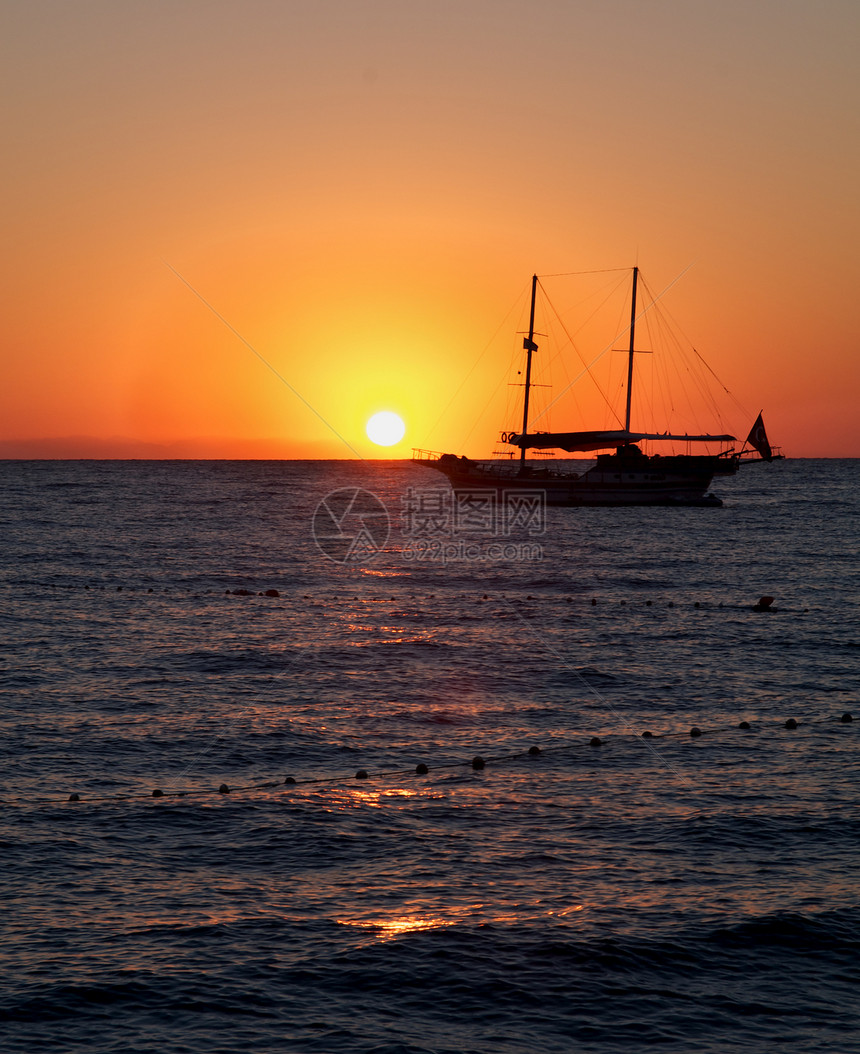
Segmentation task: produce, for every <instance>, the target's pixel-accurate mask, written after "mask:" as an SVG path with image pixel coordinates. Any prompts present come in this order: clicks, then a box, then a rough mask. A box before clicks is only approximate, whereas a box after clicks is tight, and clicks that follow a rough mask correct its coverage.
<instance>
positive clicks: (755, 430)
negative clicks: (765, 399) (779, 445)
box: [747, 414, 773, 461]
mask: <svg viewBox="0 0 860 1054" xmlns="http://www.w3.org/2000/svg"><path fill="white" fill-rule="evenodd" d="M747 442H748V443H749V444H750V446H754V447H755V448H756V450H757V451H758V452H759V453H760V454H761V456H762V458H763V459H764V460H765V461H773V451H772V450H771V448H770V443H769V441H768V438H767V432H765V430H764V421H763V420H762V416H761V414H759V415H758V417H757V418H756V419H755V424H754V425H753V426H752V428H751V429H750V434H749V435H748V436H747Z"/></svg>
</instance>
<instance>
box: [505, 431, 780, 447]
mask: <svg viewBox="0 0 860 1054" xmlns="http://www.w3.org/2000/svg"><path fill="white" fill-rule="evenodd" d="M762 430H763V426H762ZM502 439H503V440H504V441H505V442H506V443H510V444H511V445H512V446H516V447H519V448H520V449H532V450H550V449H554V450H566V451H567V452H568V453H573V452H574V451H588V450H608V449H611V448H613V447H614V448H616V449H617V448H618V447H622V446H627V445H628V444H629V443H638V442H639V441H640V440H642V439H656V440H672V439H674V440H676V441H679V442H685V443H731V442H735V441H736V436H731V435H672V434H670V433H669V432H630V431H628V430H627V429H625V428H619V429H615V430H614V431H608V432H600V431H597V432H530V433H528V434H526V435H523V434H522V433H517V432H506V433H505V435H504V436H502ZM749 442H753V441H752V439H750V440H749ZM768 449H769V448H768Z"/></svg>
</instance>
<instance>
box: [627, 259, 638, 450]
mask: <svg viewBox="0 0 860 1054" xmlns="http://www.w3.org/2000/svg"><path fill="white" fill-rule="evenodd" d="M638 281H639V268H638V267H634V268H633V296H632V297H631V303H630V350H629V352H628V354H627V413H626V414H625V415H624V428H625V429H626V431H628V432H629V431H630V401H631V399H632V398H633V355H634V351H633V347H634V337H635V333H636V285H637V283H638Z"/></svg>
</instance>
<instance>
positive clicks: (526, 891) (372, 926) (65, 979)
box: [0, 461, 860, 1054]
mask: <svg viewBox="0 0 860 1054" xmlns="http://www.w3.org/2000/svg"><path fill="white" fill-rule="evenodd" d="M0 478H2V487H3V495H4V500H3V504H2V508H0V520H2V535H0V537H2V557H0V617H1V618H2V642H3V643H2V681H0V731H2V739H0V750H1V751H2V775H0V793H2V798H3V812H2V818H0V850H2V872H0V874H2V879H0V882H2V925H3V941H2V945H0V962H2V977H3V985H2V996H0V1045H2V1049H3V1050H4V1051H10V1052H18V1051H27V1052H29V1051H43V1050H51V1051H52V1052H67V1051H95V1052H108V1051H147V1052H148V1051H163V1052H169V1054H179V1052H193V1054H198V1052H199V1054H203V1052H216V1051H218V1052H220V1051H224V1052H228V1051H229V1052H235V1051H238V1050H247V1051H253V1052H267V1054H268V1052H278V1051H302V1052H305V1051H307V1052H314V1051H321V1052H334V1051H338V1052H340V1051H344V1052H353V1051H355V1052H362V1054H365V1052H367V1054H369V1052H377V1054H381V1052H385V1054H419V1052H434V1054H442V1052H445V1054H448V1052H480V1054H490V1052H494V1054H495V1052H499V1054H544V1052H547V1054H548V1052H567V1051H572V1050H576V1051H587V1052H591V1051H594V1052H601V1054H604V1052H606V1054H610V1052H612V1054H615V1052H618V1054H621V1052H631V1051H633V1052H639V1051H645V1050H652V1049H660V1050H677V1051H683V1052H715V1051H728V1050H749V1051H759V1050H761V1051H765V1050H767V1051H771V1050H791V1051H798V1052H800V1051H802V1052H807V1051H832V1052H849V1051H854V1050H857V1049H860V1000H858V996H857V991H858V987H857V986H858V983H859V982H860V915H858V902H860V888H858V881H857V874H858V866H860V826H858V821H857V816H858V798H860V790H858V778H857V776H858V766H857V757H858V735H860V706H858V703H857V680H858V677H857V675H858V617H857V616H858V600H860V569H858V561H857V526H856V525H857V523H858V498H857V494H858V483H860V480H858V464H857V463H856V462H853V461H817V462H812V461H794V462H784V463H780V464H774V465H772V466H751V467H749V468H747V469H745V470H744V472H743V473H742V474H741V476H739V477H738V478H736V479H734V480H727V481H724V482H719V481H718V484H717V486H715V490H716V491H717V492H718V493H719V494H720V495H721V496H722V497H723V498H724V500H725V504H724V506H723V508H720V509H627V510H624V509H614V510H613V509H579V510H573V509H549V510H546V522H545V523H543V522H540V523H539V522H537V521H521V522H519V523H515V524H513V525H510V524H505V523H503V522H502V520H501V518H500V517H501V513H500V510H493V511H494V514H498V515H497V516H496V519H495V520H494V521H493V523H492V525H491V526H488V525H487V524H486V523H485V524H484V525H483V526H481V527H480V528H478V527H475V523H476V522H477V521H476V520H475V519H473V520H472V521H471V527H470V526H469V524H466V527H465V528H463V524H462V523H461V524H460V528H463V529H459V528H457V525H456V524H455V522H454V512H453V509H452V507H451V505H450V504H449V503H448V498H447V497H446V494H447V492H446V491H444V487H445V486H446V484H444V481H443V480H442V479H441V477H438V476H434V475H433V474H432V473H431V472H430V471H429V470H425V469H421V468H419V467H416V466H411V465H408V464H403V463H381V464H370V465H367V464H365V465H362V464H352V463H323V464H320V463H264V462H259V463H248V462H241V463H240V462H234V463H225V462H176V463H164V462H151V463H147V462H73V463H58V462H31V463H26V462H5V463H0ZM338 491H340V492H341V493H340V495H337V494H336V492H338ZM364 492H367V494H365V493H364ZM357 493H358V495H359V497H360V501H363V502H364V503H365V504H364V505H361V504H360V505H359V506H357V507H355V508H354V510H353V513H352V514H350V512H349V507H348V503H349V501H352V500H354V499H355V498H356V494H357ZM332 495H334V496H332ZM367 495H370V497H368V496H367ZM326 499H328V501H329V504H328V505H324V506H322V507H321V506H320V503H321V502H323V501H324V500H326ZM377 499H378V502H377V504H376V505H373V501H374V500H377ZM434 503H435V505H434ZM380 508H381V509H382V510H383V512H380ZM327 509H334V510H335V512H334V515H335V518H337V517H338V516H341V517H343V518H342V519H341V521H340V524H341V535H342V537H341V538H340V539H338V538H336V537H335V535H336V533H337V532H336V531H334V532H332V531H329V532H328V533H326V531H325V523H326V520H325V516H326V510H327ZM416 509H419V510H420V511H421V513H422V516H423V519H422V518H421V517H418V518H416V515H415V510H416ZM434 509H435V518H434V517H430V512H431V511H433V510H434ZM321 510H322V511H321ZM473 511H475V510H473ZM484 511H486V510H484ZM478 512H481V510H478ZM383 513H384V515H383ZM386 516H387V517H390V521H389V520H388V519H386V518H385V517H386ZM478 519H480V516H479V517H478ZM419 520H420V521H421V522H419ZM329 522H331V521H329ZM358 523H363V524H364V526H365V527H366V528H367V537H365V538H364V541H363V543H362V544H357V547H356V548H355V550H354V551H353V556H355V559H352V558H349V555H347V556H346V557H345V555H344V554H345V553H346V554H348V551H349V547H350V545H352V544H353V543H359V542H361V539H360V538H358V534H357V529H356V526H355V525H356V524H358ZM314 529H316V535H317V539H319V542H318V541H317V540H315V537H314ZM335 543H337V544H335ZM494 547H495V548H494ZM327 553H328V555H326V554H327ZM332 555H334V557H335V559H332V558H331V557H332ZM267 591H269V592H270V593H271V594H272V595H268V596H267V595H265V594H266V592H267ZM275 594H276V595H275ZM765 594H766V595H770V596H773V598H774V600H773V603H772V605H771V608H770V610H767V611H755V610H753V606H754V604H755V603H756V601H757V600H758V599H759V597H760V596H762V595H765ZM846 712H853V714H854V716H855V718H856V720H855V721H853V722H848V721H842V720H841V717H842V715H843V714H845V713H846ZM788 719H793V720H794V721H796V722H797V727H796V728H786V727H785V722H786V721H787V720H788ZM742 721H745V722H747V723H748V725H749V728H739V727H738V726H739V723H740V722H742ZM693 727H696V728H698V729H699V730H701V731H702V733H703V734H702V735H691V734H690V730H691V729H692V728H693ZM643 731H650V732H651V733H652V734H653V735H652V737H651V738H644V737H643V736H642V732H643ZM592 740H598V741H599V745H598V744H597V743H594V744H593V743H592ZM529 748H536V750H537V752H532V753H530V752H529ZM476 756H480V757H481V758H483V759H484V767H483V768H481V767H477V768H476V767H473V758H475V757H476ZM419 765H426V766H427V770H428V771H427V772H426V774H425V773H421V774H418V773H416V766H419ZM359 771H362V772H365V773H367V776H366V778H357V776H356V773H358V772H359ZM285 779H290V780H294V781H295V782H289V783H285V782H284V780H285ZM222 787H223V788H224V789H223V791H221V792H219V788H222ZM153 791H158V792H161V793H160V796H156V797H153ZM73 795H76V796H77V798H78V800H72V801H70V800H69V799H70V796H73Z"/></svg>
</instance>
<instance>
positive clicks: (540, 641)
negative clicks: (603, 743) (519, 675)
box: [501, 595, 692, 787]
mask: <svg viewBox="0 0 860 1054" xmlns="http://www.w3.org/2000/svg"><path fill="white" fill-rule="evenodd" d="M501 599H502V600H503V601H504V603H505V604H507V606H508V607H509V608H510V609H511V611H512V612H513V613H514V615H516V617H517V618H518V619H519V620H520V622H521V623H522V624H523V626H524V628H525V629H526V631H527V632H528V633H529V634H530V635H531V636H532V638H533V639H534V641H535V643H536V644H537V645H538V647H541V646H542V647H543V648H544V649H545V650H546V651H548V652H549V653H550V655H552V656H553V658H555V659H556V660H557V661H558V662H559V663H561V665H562V666H563V667H564V668H565V669H567V670H569V671H570V672H571V673H572V674H574V675H575V676H576V678H577V679H578V680H579V681H581V682H582V684H584V685H585V687H586V688H587V689H588V690H589V691H590V692H591V694H592V695H593V696H594V697H595V698H596V699H597V701H598V702H599V703H601V704H602V705H603V706H605V707H606V708H607V710H609V712H610V713H611V714H612V716H613V717H614V718H615V719H616V720H617V721H619V722H620V724H621V725H622V726H623V727H624V728H626V729H628V731H629V732H630V733H631V734H632V735H634V736H636V737H637V739H639V740H640V742H642V743H643V744H644V745H645V746H646V747H647V748H648V750H650V751H651V753H652V754H653V755H654V756H655V757H656V758H657V760H658V761H659V762H660V764H661V765H664V766H665V767H666V768H667V769H669V770H670V771H671V772H673V773H674V774H675V776H677V777H678V779H679V780H680V781H681V782H682V783H685V784H686V785H687V786H688V787H691V786H692V783H691V782H690V780H688V779H687V777H686V776H685V775H684V773H683V772H681V771H680V770H679V769H678V768H676V767H675V766H674V765H673V764H672V763H671V761H667V760H666V758H664V757H663V755H662V754H661V753H660V751H659V750H657V748H656V747H655V746H654V744H653V743H651V742H650V741H649V740H647V739H642V738H641V737H640V736H639V735H638V733H637V732H636V729H635V728H634V727H633V726H632V725H631V724H630V722H629V721H628V720H627V718H626V717H624V715H623V714H621V713H620V712H619V711H618V710H616V708H615V707H614V706H613V705H612V703H611V702H610V701H609V700H608V699H607V698H606V696H605V695H602V694H601V693H600V692H599V691H598V690H597V689H596V688H595V687H594V685H593V684H589V683H588V681H586V679H585V678H584V677H583V676H582V674H581V673H580V672H579V670H577V669H576V667H575V666H571V665H570V663H569V662H568V661H567V659H565V657H564V656H563V655H562V654H561V653H560V652H559V651H557V649H556V648H554V647H553V646H552V644H550V643H549V642H548V641H547V639H546V637H545V636H543V637H541V636H538V634H537V633H535V632H534V630H533V629H532V627H531V626H530V625H529V624H528V622H526V620H525V619H524V618H523V616H522V615H521V614H520V612H519V611H518V610H517V608H515V607H514V605H513V604H512V603H511V602H510V600H508V598H507V597H506V596H504V595H503V596H502V598H501Z"/></svg>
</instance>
